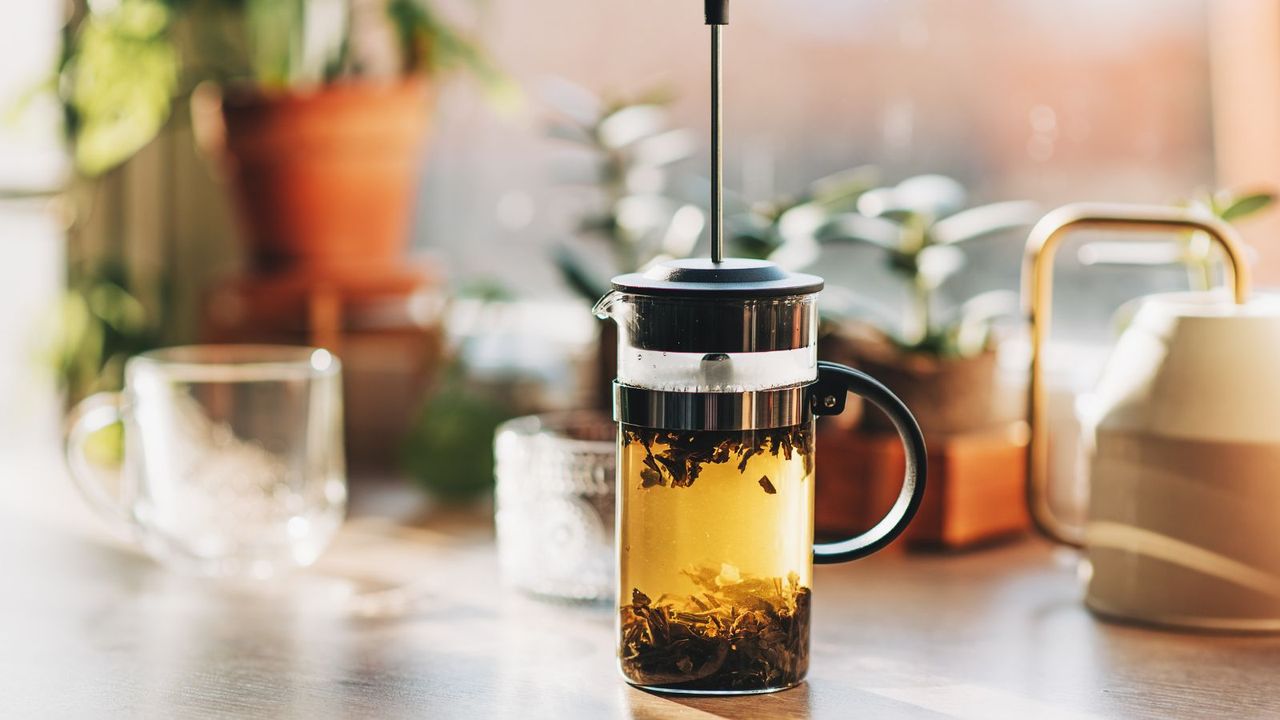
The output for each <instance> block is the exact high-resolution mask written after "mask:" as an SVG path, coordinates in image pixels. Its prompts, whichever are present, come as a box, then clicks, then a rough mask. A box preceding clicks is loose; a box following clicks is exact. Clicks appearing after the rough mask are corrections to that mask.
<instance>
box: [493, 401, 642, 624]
mask: <svg viewBox="0 0 1280 720" xmlns="http://www.w3.org/2000/svg"><path fill="white" fill-rule="evenodd" d="M616 433H617V429H616V426H615V425H614V424H613V421H612V420H610V419H609V418H608V417H607V416H605V415H602V414H598V413H591V412H572V413H552V414H547V415H532V416H528V417H522V418H516V419H514V420H510V421H508V422H506V423H504V424H503V425H502V426H500V427H499V428H498V431H497V433H496V436H495V439H494V456H495V474H496V475H497V482H498V485H497V489H496V492H495V500H496V516H495V517H496V525H497V533H498V558H499V562H500V564H501V567H502V576H503V579H504V581H505V582H507V583H508V584H510V585H512V586H514V587H516V588H519V589H521V590H523V591H525V592H528V593H532V594H534V595H537V596H540V597H546V598H555V599H563V600H579V601H597V600H611V599H612V598H613V595H614V583H615V574H614V567H615V557H614V550H613V540H614V516H615V507H616V506H617V500H616V497H615V494H614V482H615V467H616V464H617V442H616V441H615V439H614V437H615V435H616Z"/></svg>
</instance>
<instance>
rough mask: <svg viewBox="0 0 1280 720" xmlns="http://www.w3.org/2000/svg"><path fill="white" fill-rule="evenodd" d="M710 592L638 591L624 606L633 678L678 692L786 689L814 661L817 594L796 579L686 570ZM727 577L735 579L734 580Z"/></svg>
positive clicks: (626, 660) (626, 659) (728, 569)
mask: <svg viewBox="0 0 1280 720" xmlns="http://www.w3.org/2000/svg"><path fill="white" fill-rule="evenodd" d="M685 574H686V575H687V576H688V577H689V578H691V579H692V580H693V581H694V583H696V584H697V586H698V587H699V588H700V589H701V590H702V591H703V592H702V595H701V597H699V596H694V595H691V596H689V597H688V598H687V600H686V599H680V600H677V599H671V598H668V597H667V596H663V597H661V598H659V599H658V602H656V603H655V602H653V601H652V600H650V598H649V596H648V595H645V594H644V593H643V592H641V591H640V590H639V589H635V588H633V589H632V591H631V604H630V605H624V606H623V607H622V608H621V613H622V650H621V652H622V663H623V666H624V668H625V670H626V672H627V674H628V676H629V677H632V678H634V679H636V680H638V681H639V682H641V683H644V684H646V685H653V686H662V687H667V688H670V689H673V690H676V689H683V690H712V691H715V690H723V691H734V690H757V689H763V688H770V687H785V686H787V685H791V684H794V683H795V682H798V681H799V679H800V678H802V677H804V674H805V671H806V670H807V667H808V664H809V657H808V636H809V618H810V591H809V588H806V587H802V586H800V584H799V578H798V577H797V576H796V575H794V574H792V575H791V576H789V577H788V578H787V579H786V580H785V581H784V580H783V579H782V578H753V577H750V576H743V575H740V574H739V572H738V570H737V568H734V567H733V566H729V565H722V566H721V567H720V568H719V569H717V568H713V567H699V568H694V569H690V570H688V571H686V573H685ZM727 580H736V582H729V583H728V584H726V581H727Z"/></svg>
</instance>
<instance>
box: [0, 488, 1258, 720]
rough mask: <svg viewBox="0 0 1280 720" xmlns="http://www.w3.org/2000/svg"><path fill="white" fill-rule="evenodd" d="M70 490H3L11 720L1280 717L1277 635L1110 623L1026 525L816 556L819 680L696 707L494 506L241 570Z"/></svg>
mask: <svg viewBox="0 0 1280 720" xmlns="http://www.w3.org/2000/svg"><path fill="white" fill-rule="evenodd" d="M63 482H64V481H63V480H62V478H58V480H57V482H56V483H53V484H51V485H45V484H43V483H37V482H35V481H34V480H32V479H31V478H30V477H25V480H24V482H23V483H22V484H17V483H15V482H13V481H12V480H9V481H8V487H9V493H8V495H7V498H8V502H6V494H5V493H0V568H2V569H3V571H4V580H3V582H2V584H0V718H6V719H7V718H60V717H89V718H110V717H147V718H149V717H154V718H211V717H245V718H307V719H308V720H311V719H314V718H331V717H332V718H340V717H377V718H400V717H405V718H409V717H414V718H555V719H556V720H563V719H570V718H590V719H592V720H596V719H600V718H617V717H634V718H646V719H647V718H668V717H671V718H787V717H800V718H803V717H814V718H841V719H844V718H896V717H907V718H916V717H920V718H937V717H959V718H984V719H985V718H1035V719H1039V720H1045V719H1047V720H1055V719H1058V718H1063V719H1067V718H1097V717H1138V718H1167V717H1203V718H1225V717H1235V718H1238V717H1278V716H1280V638H1249V637H1224V636H1204V635H1200V636H1196V635H1177V634H1168V633H1162V632H1156V631H1152V630H1146V629H1140V628H1132V627H1123V626H1117V625H1111V624H1107V623H1103V622H1100V621H1098V620H1097V619H1095V618H1094V617H1092V616H1090V615H1089V614H1088V613H1087V612H1086V611H1085V610H1084V609H1083V608H1082V606H1081V604H1080V594H1081V592H1080V587H1079V583H1078V581H1077V579H1076V572H1075V560H1074V558H1073V557H1072V556H1071V555H1070V554H1068V553H1064V552H1061V551H1057V550H1053V549H1051V548H1049V547H1048V546H1047V545H1044V544H1042V543H1040V542H1035V541H1030V540H1027V541H1023V542H1021V543H1017V544H1014V545H1008V546H1004V547H1000V548H994V549H989V550H984V551H980V552H973V553H969V554H964V555H953V556H929V555H902V554H895V553H886V554H882V555H881V556H879V557H875V558H872V559H869V560H865V561H862V562H859V563H855V564H852V565H847V566H837V567H822V568H819V569H818V571H817V577H816V580H815V583H814V588H815V590H814V592H815V599H816V600H815V619H814V635H813V657H812V673H811V674H810V676H809V681H808V683H806V684H805V685H803V686H801V687H799V688H797V689H794V690H791V691H788V692H784V693H779V694H775V695H765V696H756V697H749V698H705V699H685V698H674V697H662V696H658V695H652V694H648V693H644V692H640V691H637V690H634V689H631V688H629V687H628V686H626V685H625V684H623V682H622V681H621V680H619V678H618V675H617V672H616V670H615V668H614V658H613V644H612V623H613V615H612V613H611V612H610V610H609V609H607V608H600V607H580V606H561V605H554V604H547V603H543V602H538V601H535V600H530V599H527V598H524V597H521V596H520V595H518V594H515V593H512V592H508V591H505V590H503V589H502V588H501V585H500V584H499V578H498V572H497V564H496V560H495V556H494V549H493V543H492V539H491V537H492V530H491V528H490V527H489V525H488V523H487V519H486V516H485V515H483V514H482V513H472V514H467V513H457V512H453V513H442V512H431V511H430V510H429V509H425V510H424V508H423V507H422V503H421V500H420V499H418V497H417V495H416V494H415V493H413V492H412V491H406V490H399V491H387V490H379V491H378V492H376V493H372V494H369V493H366V494H365V496H364V499H363V500H362V502H361V503H358V504H357V506H356V514H355V517H354V519H353V520H352V521H351V522H350V523H349V524H348V526H347V527H346V528H345V529H344V531H343V533H342V534H341V536H340V537H339V539H338V540H337V542H336V543H335V545H334V547H333V548H332V550H331V551H330V552H329V553H328V554H327V555H326V556H325V558H324V559H323V560H322V561H321V563H320V565H319V566H318V567H317V568H315V569H314V570H312V571H308V572H306V573H303V574H300V575H297V576H294V577H292V578H290V579H288V580H287V581H282V582H275V583H273V584H267V585H227V584H220V583H215V582H212V581H207V580H199V579H192V578H185V577H180V576H176V575H173V574H170V573H167V572H165V571H164V570H162V569H160V568H159V567H157V566H155V565H154V564H152V563H151V562H150V561H149V560H147V559H145V558H143V557H140V556H138V555H137V554H136V553H134V552H133V551H132V550H130V549H128V548H127V547H125V546H123V545H120V544H118V543H113V542H110V541H107V540H104V539H103V537H102V536H101V534H100V532H99V531H98V530H97V528H96V527H95V526H94V525H93V524H92V523H91V522H89V520H88V519H87V518H85V517H83V516H77V517H76V518H75V519H74V520H72V521H67V520H65V519H61V518H60V517H59V516H58V515H57V514H56V513H52V514H51V513H50V512H47V511H48V510H50V508H54V507H61V506H63V505H64V504H65V505H66V506H68V507H71V506H74V505H75V503H76V501H75V500H74V498H72V497H71V496H70V495H65V496H63V497H60V498H55V499H54V500H51V501H47V502H44V503H43V504H42V505H40V508H39V509H37V510H33V509H32V507H31V504H30V502H27V501H25V500H23V499H24V498H28V494H29V493H32V492H37V491H38V489H39V488H48V487H54V488H58V487H62V483H63ZM23 488H28V489H23ZM59 492H61V491H59ZM24 493H26V494H24ZM76 512H79V511H76Z"/></svg>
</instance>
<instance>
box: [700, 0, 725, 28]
mask: <svg viewBox="0 0 1280 720" xmlns="http://www.w3.org/2000/svg"><path fill="white" fill-rule="evenodd" d="M706 3H707V24H708V25H728V24H729V0H706Z"/></svg>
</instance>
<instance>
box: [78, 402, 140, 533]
mask: <svg viewBox="0 0 1280 720" xmlns="http://www.w3.org/2000/svg"><path fill="white" fill-rule="evenodd" d="M122 419H124V397H123V396H122V395H121V394H120V393H112V392H104V393H97V394H96V395H91V396H89V397H87V398H85V399H84V400H82V401H80V404H78V405H76V407H75V410H73V411H72V412H71V416H70V418H68V420H67V427H68V430H67V439H66V446H65V448H64V450H65V453H66V460H67V468H68V470H70V473H71V480H72V482H74V483H75V486H76V489H77V490H79V491H80V495H81V496H82V497H84V499H85V502H87V503H88V504H89V507H90V508H92V509H93V510H94V511H95V512H96V513H97V514H98V515H100V516H102V517H103V518H105V519H106V520H107V521H109V522H111V523H112V524H113V525H115V526H116V527H117V529H129V528H132V527H134V526H135V525H136V522H135V521H134V518H133V513H132V512H131V511H130V509H129V507H128V506H127V505H126V504H124V503H122V502H120V501H119V500H117V499H116V498H113V497H111V494H110V493H108V492H107V490H106V488H104V487H103V486H102V483H101V482H100V481H99V479H98V478H97V477H96V476H97V475H99V473H98V472H97V471H96V470H95V469H94V465H93V463H91V462H89V458H88V456H87V455H86V454H85V443H86V442H88V440H89V436H91V435H93V434H94V433H96V432H98V431H99V430H103V429H105V428H108V427H110V426H111V425H113V424H115V423H117V422H120V421H121V420H122Z"/></svg>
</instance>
